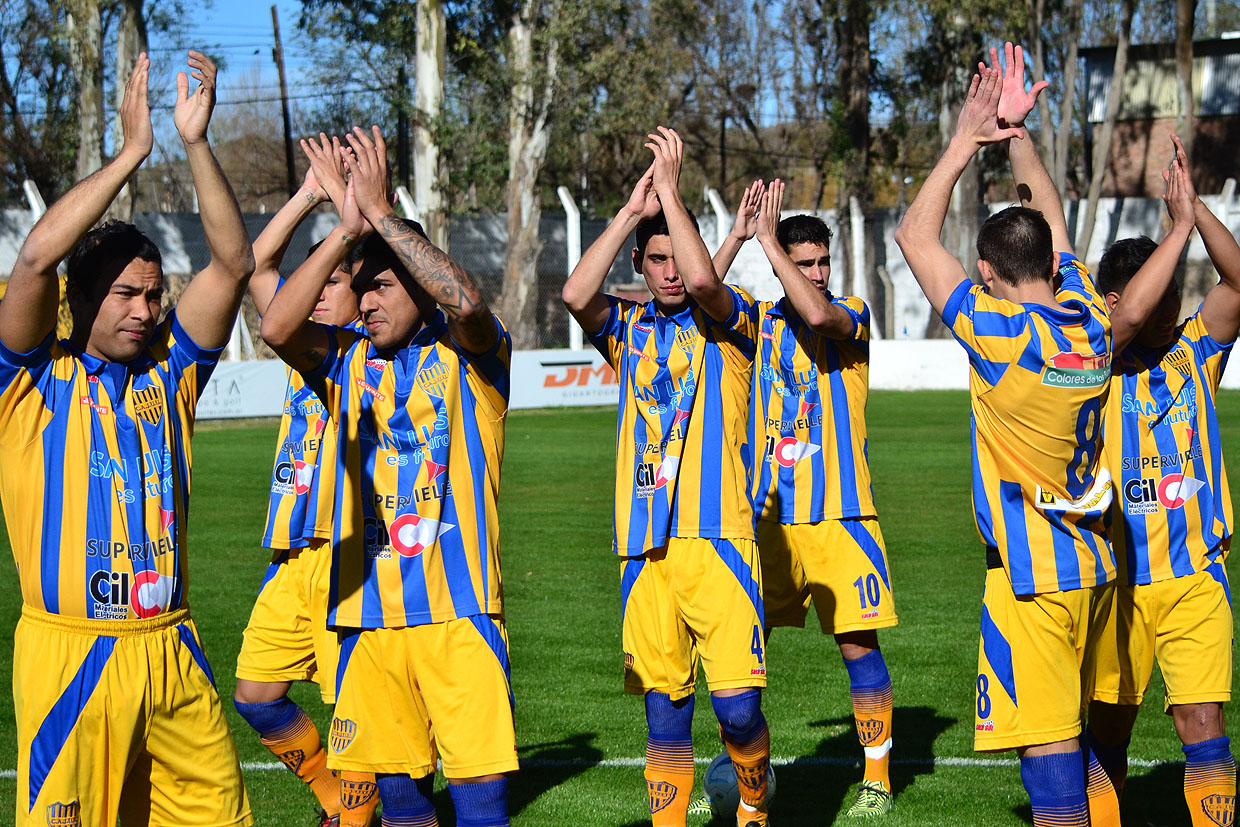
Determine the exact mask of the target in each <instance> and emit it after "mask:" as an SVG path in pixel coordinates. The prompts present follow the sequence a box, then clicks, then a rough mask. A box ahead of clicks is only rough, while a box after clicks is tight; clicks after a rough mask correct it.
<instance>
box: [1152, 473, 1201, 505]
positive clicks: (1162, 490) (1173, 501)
mask: <svg viewBox="0 0 1240 827" xmlns="http://www.w3.org/2000/svg"><path fill="white" fill-rule="evenodd" d="M1203 485H1205V483H1204V482H1202V481H1201V480H1198V479H1193V478H1192V477H1186V476H1184V475H1183V474H1168V475H1167V476H1165V477H1163V478H1162V482H1160V483H1158V500H1159V502H1161V503H1162V504H1163V505H1164V506H1166V507H1167V508H1182V507H1183V506H1184V503H1186V502H1188V501H1189V500H1190V499H1192V497H1193V495H1194V494H1196V493H1197V491H1198V490H1199V489H1200V488H1201V487H1202V486H1203Z"/></svg>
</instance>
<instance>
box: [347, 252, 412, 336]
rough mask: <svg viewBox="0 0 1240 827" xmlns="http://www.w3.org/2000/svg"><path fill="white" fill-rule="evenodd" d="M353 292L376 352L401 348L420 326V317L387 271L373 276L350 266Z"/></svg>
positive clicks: (359, 265)
mask: <svg viewBox="0 0 1240 827" xmlns="http://www.w3.org/2000/svg"><path fill="white" fill-rule="evenodd" d="M353 290H354V291H355V292H356V293H357V296H358V300H357V307H358V310H359V311H361V314H362V323H363V324H364V325H366V333H367V335H369V336H370V341H371V342H372V343H373V344H374V346H375V347H376V348H378V349H379V350H395V349H397V348H402V347H405V346H406V345H408V344H409V341H410V340H411V339H412V338H413V335H414V334H415V333H417V332H418V328H420V327H421V326H422V313H421V311H420V310H419V309H418V305H417V303H416V302H414V300H413V297H412V296H410V295H409V291H408V290H407V289H405V285H404V284H402V283H401V280H400V279H399V278H397V276H396V273H394V272H393V271H392V270H391V268H389V269H387V270H381V271H379V272H374V271H373V269H368V268H367V267H366V262H365V260H363V261H360V262H358V263H357V264H355V265H353Z"/></svg>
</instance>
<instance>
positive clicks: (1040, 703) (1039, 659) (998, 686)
mask: <svg viewBox="0 0 1240 827" xmlns="http://www.w3.org/2000/svg"><path fill="white" fill-rule="evenodd" d="M1105 588H1107V587H1105V586H1099V587H1096V588H1088V589H1075V590H1073V591H1067V592H1048V593H1046V594H1038V595H1022V596H1019V597H1018V596H1016V595H1015V594H1014V593H1013V592H1012V584H1011V581H1009V580H1008V576H1007V572H1005V571H1004V570H1003V569H1001V568H996V569H990V570H989V571H988V572H986V593H985V596H984V597H983V599H982V641H981V645H980V646H979V647H978V654H977V684H976V685H975V687H974V688H975V690H976V695H975V701H976V705H975V707H974V710H973V711H974V713H975V714H976V716H977V718H976V721H975V724H974V733H973V748H974V749H975V750H977V751H978V752H988V751H991V750H1004V749H1012V748H1013V747H1028V746H1034V745H1037V744H1050V743H1054V742H1055V741H1065V740H1067V739H1069V738H1075V737H1076V736H1077V735H1079V734H1080V732H1081V664H1082V662H1083V660H1084V656H1085V639H1086V636H1087V635H1088V633H1089V621H1090V612H1091V608H1092V605H1093V599H1094V595H1095V591H1096V590H1100V589H1105Z"/></svg>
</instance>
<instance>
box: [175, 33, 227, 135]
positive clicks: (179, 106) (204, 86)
mask: <svg viewBox="0 0 1240 827" xmlns="http://www.w3.org/2000/svg"><path fill="white" fill-rule="evenodd" d="M186 63H187V64H188V65H189V67H190V69H191V71H190V75H192V76H193V78H194V80H196V81H198V88H197V89H195V90H194V91H193V93H192V94H191V93H190V91H189V78H188V77H187V76H186V75H185V73H184V72H177V102H176V106H175V107H174V108H173V110H172V122H173V123H174V124H175V125H176V128H177V132H178V133H179V134H180V136H181V140H182V141H184V142H185V143H187V144H197V143H202V142H203V141H205V140H206V139H207V125H208V124H209V123H210V122H211V111H212V110H213V109H215V76H216V72H217V70H216V68H215V64H214V63H212V62H211V59H210V58H209V57H207V56H206V55H204V54H203V53H202V52H195V51H193V50H192V49H191V50H190V52H189V57H188V59H187V60H186Z"/></svg>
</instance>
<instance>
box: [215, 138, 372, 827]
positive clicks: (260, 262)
mask: <svg viewBox="0 0 1240 827" xmlns="http://www.w3.org/2000/svg"><path fill="white" fill-rule="evenodd" d="M302 149H303V150H304V151H305V153H306V155H307V157H308V158H309V159H310V168H309V169H308V170H307V171H306V177H305V180H304V182H303V184H302V186H301V189H299V190H298V191H297V193H296V194H294V196H293V197H292V198H291V199H290V200H289V202H288V203H287V204H285V205H284V207H282V208H281V209H280V211H279V212H277V213H276V214H275V215H274V216H273V217H272V219H271V221H270V222H269V223H268V224H267V226H266V227H265V228H264V229H263V232H262V233H261V234H259V237H258V238H257V239H256V240H255V242H254V257H255V271H254V276H253V277H252V278H251V279H250V285H249V290H250V297H251V298H252V299H253V300H254V306H255V308H256V309H257V310H258V311H259V315H260V316H261V315H263V314H264V313H266V311H267V306H268V305H269V304H270V303H271V298H272V296H273V295H275V292H276V289H277V288H278V286H279V284H280V281H281V280H280V274H279V265H280V261H281V260H282V259H283V257H284V251H285V250H286V249H287V247H288V244H289V241H290V240H291V239H292V236H293V232H294V231H295V230H296V229H297V227H298V226H299V225H300V224H301V222H302V221H303V220H305V218H306V217H307V216H308V215H310V213H311V211H312V210H314V208H315V207H317V206H318V205H319V204H322V203H324V202H326V201H328V200H329V199H330V200H331V201H332V203H333V204H334V205H336V209H337V212H339V211H340V209H341V205H342V204H343V200H344V191H345V178H344V162H343V161H342V160H341V158H340V153H339V146H338V144H335V145H333V144H332V143H329V142H328V140H327V136H326V135H324V136H322V144H319V143H317V142H316V141H315V140H314V139H313V138H311V139H310V140H309V141H302ZM350 281H351V274H350V273H349V271H348V270H347V269H345V267H344V266H342V267H338V268H336V269H335V270H333V271H332V274H331V276H329V278H328V281H327V285H326V286H325V287H324V288H323V292H322V294H320V296H319V300H318V302H317V303H316V304H315V306H314V310H313V312H312V313H311V318H312V319H313V320H314V321H315V322H317V323H319V324H322V325H325V326H328V327H344V328H349V329H352V330H354V331H356V332H359V333H363V334H364V332H365V329H364V328H363V327H362V326H361V323H360V317H359V314H358V309H357V296H356V294H355V293H354V292H353V290H352V288H351V286H350ZM327 425H328V416H327V410H326V408H324V406H323V404H322V402H321V401H320V400H319V399H318V397H317V396H315V394H314V391H313V390H312V389H311V388H309V387H308V386H307V385H306V382H305V379H304V378H303V377H302V375H301V374H300V373H298V372H297V371H295V370H292V369H291V368H290V369H289V376H288V384H287V387H286V390H285V395H284V415H283V417H282V418H281V420H280V432H279V435H278V436H277V438H276V458H275V466H274V470H273V472H272V478H271V494H270V500H269V503H268V507H267V527H266V530H265V532H264V534H263V545H264V546H265V547H267V548H270V549H272V550H273V552H274V554H273V556H272V561H271V565H270V566H269V567H268V569H267V573H266V575H265V576H264V577H263V582H262V585H261V586H260V588H259V593H258V598H257V600H256V601H255V603H254V609H253V610H252V612H251V613H250V621H249V623H248V624H247V625H246V629H245V633H244V638H243V642H242V644H241V653H240V655H239V656H238V658H237V690H236V694H235V695H234V697H233V703H234V704H235V706H236V707H237V712H238V713H240V715H241V717H242V718H244V719H245V721H246V723H248V724H249V725H250V726H251V727H253V728H254V730H255V731H257V732H258V734H259V736H260V737H261V738H262V742H263V745H264V746H266V747H267V748H268V749H270V750H271V751H272V753H274V754H275V755H276V757H278V758H279V759H280V760H281V761H283V762H284V764H285V766H287V767H288V768H289V769H290V770H291V771H292V772H293V773H295V774H296V775H297V777H298V778H300V779H301V780H303V781H305V782H306V784H307V785H308V786H309V787H310V789H311V790H312V791H313V792H314V794H315V796H316V798H317V799H318V801H319V805H320V808H321V810H320V821H321V822H322V823H323V824H324V825H335V824H342V825H344V827H367V825H369V824H370V818H371V816H372V815H373V814H374V809H375V807H376V806H377V804H378V798H377V796H376V795H375V781H374V775H373V774H372V773H362V774H355V773H344V774H343V775H342V776H341V777H340V778H337V777H336V774H335V773H333V772H332V771H331V770H329V769H328V768H327V752H326V751H325V750H324V749H323V744H322V740H321V739H320V737H319V731H318V729H317V728H316V727H315V726H314V722H313V721H311V720H310V718H309V716H307V715H306V713H305V712H304V711H303V710H302V709H301V707H299V706H298V705H297V704H296V703H294V702H293V701H292V700H290V699H289V697H288V691H289V688H290V687H291V685H292V681H305V680H314V681H317V682H318V684H319V690H320V694H321V697H322V699H323V703H325V704H329V705H330V704H334V703H335V702H336V664H337V654H338V652H339V648H340V644H339V641H338V638H337V634H336V632H335V631H334V630H332V629H329V628H328V627H327V603H328V598H327V594H328V585H329V582H330V576H331V554H332V552H331V536H332V510H333V507H334V505H335V500H336V492H335V480H336V475H335V470H336V432H335V430H334V429H332V428H329V427H327ZM342 804H343V805H345V806H344V807H343V808H342Z"/></svg>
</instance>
